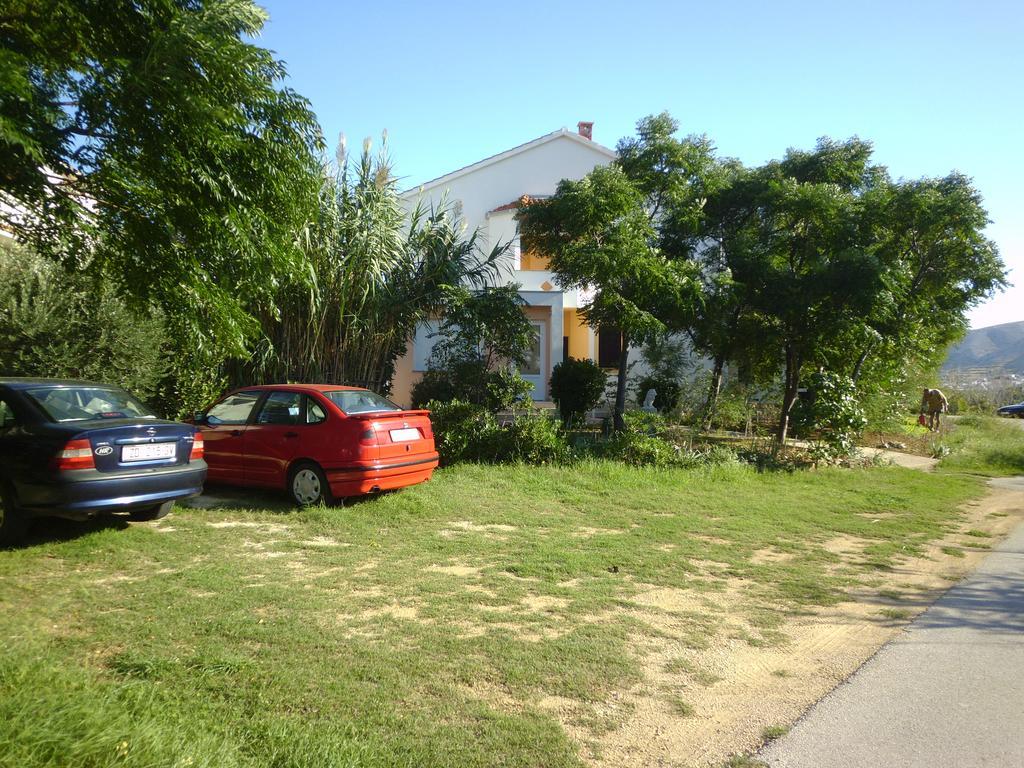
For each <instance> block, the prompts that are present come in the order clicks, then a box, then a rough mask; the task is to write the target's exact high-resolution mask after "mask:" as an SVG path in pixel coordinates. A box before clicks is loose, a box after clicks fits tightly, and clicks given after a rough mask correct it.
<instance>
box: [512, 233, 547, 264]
mask: <svg viewBox="0 0 1024 768" xmlns="http://www.w3.org/2000/svg"><path fill="white" fill-rule="evenodd" d="M548 267H549V264H548V259H547V257H546V256H543V255H541V253H540V251H539V250H538V248H537V245H536V243H534V242H533V240H532V239H531V238H529V237H527V236H526V235H519V269H521V270H524V271H527V272H536V271H540V270H544V269H548Z"/></svg>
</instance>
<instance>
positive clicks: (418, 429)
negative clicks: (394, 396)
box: [351, 411, 434, 464]
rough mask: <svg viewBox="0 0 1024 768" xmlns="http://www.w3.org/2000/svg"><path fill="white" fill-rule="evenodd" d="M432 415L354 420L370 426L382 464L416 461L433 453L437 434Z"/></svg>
mask: <svg viewBox="0 0 1024 768" xmlns="http://www.w3.org/2000/svg"><path fill="white" fill-rule="evenodd" d="M429 413H430V412H429V411H383V412H380V411H378V412H375V413H357V414H353V415H352V416H351V418H355V419H359V420H361V421H364V422H367V426H368V427H369V429H371V430H373V432H374V435H375V437H376V441H377V458H378V460H379V461H380V463H381V464H388V463H393V462H396V461H399V460H403V459H408V460H414V459H417V458H422V457H423V456H424V455H426V454H431V453H433V452H434V433H433V431H432V429H431V427H430V417H429Z"/></svg>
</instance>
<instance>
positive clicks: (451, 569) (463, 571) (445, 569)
mask: <svg viewBox="0 0 1024 768" xmlns="http://www.w3.org/2000/svg"><path fill="white" fill-rule="evenodd" d="M427 570H428V571H434V572H435V573H445V574H447V575H449V576H460V577H463V578H465V577H467V576H479V575H480V571H481V570H482V569H481V568H479V567H477V566H474V565H431V566H428V567H427Z"/></svg>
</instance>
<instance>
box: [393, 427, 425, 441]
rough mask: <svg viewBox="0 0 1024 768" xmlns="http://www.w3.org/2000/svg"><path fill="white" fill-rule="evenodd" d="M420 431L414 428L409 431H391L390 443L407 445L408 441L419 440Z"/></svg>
mask: <svg viewBox="0 0 1024 768" xmlns="http://www.w3.org/2000/svg"><path fill="white" fill-rule="evenodd" d="M419 439H420V431H419V430H418V429H416V428H415V427H411V428H410V429H392V430H391V442H392V443H407V442H409V441H410V440H419Z"/></svg>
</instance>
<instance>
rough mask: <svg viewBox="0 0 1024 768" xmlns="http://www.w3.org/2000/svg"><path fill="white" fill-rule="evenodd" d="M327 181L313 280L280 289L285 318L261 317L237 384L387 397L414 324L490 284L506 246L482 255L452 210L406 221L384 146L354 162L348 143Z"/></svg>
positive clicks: (312, 235)
mask: <svg viewBox="0 0 1024 768" xmlns="http://www.w3.org/2000/svg"><path fill="white" fill-rule="evenodd" d="M322 178H323V183H322V189H321V193H320V197H319V206H318V209H317V210H316V212H315V215H314V216H313V217H312V221H311V222H310V225H309V226H308V228H307V230H306V232H305V236H304V238H303V240H302V249H303V252H304V254H305V257H306V260H307V268H308V271H309V279H308V280H297V279H295V280H291V281H289V282H287V283H285V284H284V285H283V286H282V287H281V288H280V291H279V293H278V294H277V295H276V296H275V304H277V305H278V306H279V307H280V308H281V311H280V312H279V313H272V312H266V313H264V314H263V316H262V320H263V334H264V338H263V341H262V343H261V344H260V345H259V352H260V353H259V354H258V355H255V356H254V357H253V359H252V360H250V361H246V363H245V365H242V366H238V367H236V369H235V370H234V371H233V372H232V375H233V378H234V379H235V381H236V382H238V383H247V382H249V381H258V380H261V379H262V380H266V379H273V380H293V381H325V382H332V383H339V384H351V385H356V386H365V387H369V388H371V389H376V390H378V391H382V392H383V391H387V389H388V387H389V386H390V381H391V377H392V374H393V372H394V364H395V361H396V360H397V359H398V358H399V357H401V356H402V355H403V354H405V351H406V349H407V347H408V344H409V341H410V340H411V339H412V337H413V335H414V333H415V330H416V326H417V324H418V323H420V322H422V321H424V320H426V319H428V318H430V317H434V316H444V315H445V314H446V313H447V312H449V311H451V310H453V309H458V307H459V306H460V304H462V303H463V301H464V299H465V297H466V291H467V290H470V289H479V288H483V287H485V286H487V285H489V284H490V283H491V282H493V281H494V280H495V279H496V278H497V276H498V275H499V274H500V266H499V265H500V263H501V258H502V256H503V254H504V253H505V250H506V248H507V246H506V245H498V246H495V247H494V248H492V249H491V250H490V251H487V252H484V251H483V250H482V248H481V246H480V241H479V236H478V233H476V232H470V233H469V234H468V235H467V234H465V233H464V232H463V227H462V222H461V220H460V219H459V218H458V217H457V216H456V215H455V214H454V212H453V210H452V208H451V206H449V205H447V204H442V205H440V206H439V207H437V208H431V209H426V208H422V207H417V208H416V209H415V210H413V211H411V212H407V211H406V209H405V208H404V207H403V204H402V200H401V198H400V196H399V191H398V181H397V179H396V178H395V176H394V175H393V174H392V173H391V166H390V162H389V160H388V155H387V147H386V141H385V142H384V143H383V145H382V146H381V148H380V150H379V151H378V152H376V153H375V152H374V151H373V149H372V146H371V143H370V141H369V140H367V141H366V142H364V144H363V150H362V153H361V154H360V155H359V157H357V158H354V159H351V158H349V157H348V156H347V154H346V153H345V148H344V144H343V143H342V144H341V145H339V148H338V165H337V166H336V167H334V168H328V169H325V171H324V173H323V175H322ZM516 311H517V312H518V309H517V310H516ZM519 316H520V317H521V316H522V315H521V313H519Z"/></svg>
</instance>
